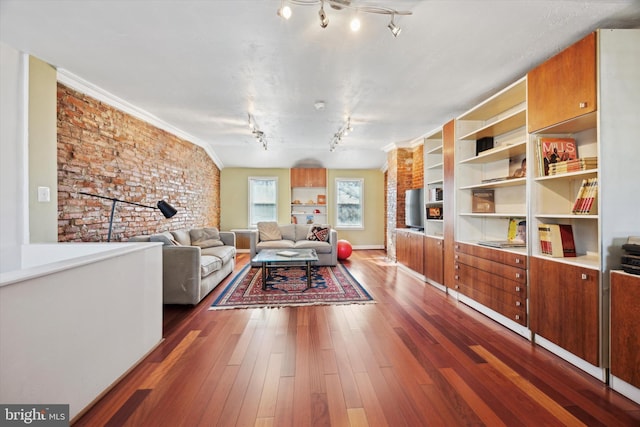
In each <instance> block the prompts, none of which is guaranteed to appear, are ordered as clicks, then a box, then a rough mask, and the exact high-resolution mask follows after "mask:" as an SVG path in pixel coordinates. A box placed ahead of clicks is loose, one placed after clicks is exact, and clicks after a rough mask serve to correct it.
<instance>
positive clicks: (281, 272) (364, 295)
mask: <svg viewBox="0 0 640 427" xmlns="http://www.w3.org/2000/svg"><path fill="white" fill-rule="evenodd" d="M269 284H273V285H274V287H275V289H269V290H266V291H263V290H262V270H261V269H260V268H258V267H253V268H252V267H251V265H250V264H247V265H246V266H245V268H243V269H242V271H240V273H238V274H237V275H236V277H234V278H233V280H232V281H231V282H230V283H229V284H228V285H227V287H226V288H225V289H224V291H222V293H221V294H220V296H218V298H216V300H215V301H214V302H213V304H212V305H211V308H210V310H221V309H228V308H261V307H294V306H306V305H323V304H325V305H326V304H364V303H372V302H375V301H374V300H373V298H372V297H371V296H370V295H369V293H368V292H367V291H366V290H365V289H364V288H363V287H362V285H360V283H358V281H357V280H356V279H355V278H354V277H353V276H352V275H351V273H350V272H349V270H347V268H346V267H345V266H344V265H342V264H338V265H337V266H335V267H312V268H311V288H310V289H306V287H307V279H306V275H305V270H304V269H303V268H295V267H287V268H274V269H271V277H270V278H269Z"/></svg>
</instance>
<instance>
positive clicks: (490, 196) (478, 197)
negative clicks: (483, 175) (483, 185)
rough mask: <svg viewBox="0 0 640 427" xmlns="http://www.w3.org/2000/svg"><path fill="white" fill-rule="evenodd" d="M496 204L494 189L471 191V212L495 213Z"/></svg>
mask: <svg viewBox="0 0 640 427" xmlns="http://www.w3.org/2000/svg"><path fill="white" fill-rule="evenodd" d="M495 211H496V204H495V201H494V190H493V189H492V188H487V189H477V190H471V212H473V213H494V212H495Z"/></svg>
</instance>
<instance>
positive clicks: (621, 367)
mask: <svg viewBox="0 0 640 427" xmlns="http://www.w3.org/2000/svg"><path fill="white" fill-rule="evenodd" d="M639 302H640V276H634V275H631V274H628V273H625V272H623V271H612V272H611V349H610V355H611V356H610V362H611V375H614V376H616V377H618V378H620V379H621V380H623V381H625V382H627V383H629V384H631V385H633V386H635V387H640V323H638V319H640V304H639Z"/></svg>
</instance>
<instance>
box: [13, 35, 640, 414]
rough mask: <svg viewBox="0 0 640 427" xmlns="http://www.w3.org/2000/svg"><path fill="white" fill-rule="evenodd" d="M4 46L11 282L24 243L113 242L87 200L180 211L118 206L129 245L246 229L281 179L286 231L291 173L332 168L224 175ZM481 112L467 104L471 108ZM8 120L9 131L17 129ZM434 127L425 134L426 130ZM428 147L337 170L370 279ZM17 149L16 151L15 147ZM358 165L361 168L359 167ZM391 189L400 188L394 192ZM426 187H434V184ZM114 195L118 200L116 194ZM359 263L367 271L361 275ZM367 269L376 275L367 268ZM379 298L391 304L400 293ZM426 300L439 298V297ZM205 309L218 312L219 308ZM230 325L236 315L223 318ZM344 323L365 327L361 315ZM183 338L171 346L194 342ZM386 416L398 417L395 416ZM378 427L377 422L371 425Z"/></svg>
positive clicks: (195, 150)
mask: <svg viewBox="0 0 640 427" xmlns="http://www.w3.org/2000/svg"><path fill="white" fill-rule="evenodd" d="M1 48H2V93H3V100H2V121H3V122H4V123H5V125H3V126H2V141H3V142H2V158H3V160H2V161H3V164H2V169H3V172H2V184H1V185H2V192H3V197H2V202H3V221H2V233H1V234H2V253H1V255H2V273H7V272H11V271H13V270H15V269H16V268H19V266H20V264H21V259H20V257H21V255H20V253H21V252H20V250H19V249H18V248H19V247H20V246H21V245H22V244H23V243H43V242H104V241H106V234H107V230H108V227H107V225H108V222H109V207H110V204H109V203H105V202H103V201H100V200H97V199H93V198H91V197H87V196H84V195H82V194H80V192H89V193H93V194H98V195H99V194H103V195H104V194H106V195H110V196H112V195H115V196H117V197H119V198H122V199H124V200H131V201H141V202H143V203H152V201H156V200H162V199H167V201H168V202H169V203H171V204H172V205H173V206H176V208H177V209H178V214H177V215H176V216H175V217H174V218H172V219H163V218H162V217H160V216H159V215H157V212H155V211H153V210H146V209H138V208H131V207H128V206H125V204H119V205H118V208H117V214H116V217H115V218H116V220H115V221H114V224H113V233H114V234H113V240H114V241H121V242H125V241H126V240H127V239H128V238H130V237H132V236H136V235H140V234H152V233H155V232H159V231H164V230H169V229H170V230H175V229H181V228H188V227H193V226H215V227H218V228H219V229H220V230H232V229H246V228H248V227H249V223H250V221H249V199H250V198H249V194H248V185H247V181H248V179H249V178H251V177H256V176H260V177H265V176H266V177H274V178H277V182H278V197H279V199H278V204H277V205H278V214H277V222H278V223H288V222H289V221H290V220H291V212H292V211H291V209H292V208H291V204H292V200H291V187H292V185H291V181H290V173H291V168H296V167H300V166H302V167H305V166H308V165H311V166H323V162H322V158H319V159H312V161H311V163H308V162H307V163H296V164H291V165H290V167H261V168H253V167H248V168H247V167H241V166H233V167H227V166H225V167H221V162H220V159H219V158H218V156H217V154H216V152H215V150H212V149H211V148H210V147H208V146H207V145H206V144H200V142H201V141H195V142H194V141H192V140H190V138H189V135H188V134H185V133H184V132H181V131H180V130H179V129H177V128H171V125H168V123H166V122H164V121H162V120H160V119H158V118H157V117H155V116H154V115H152V114H147V113H146V112H145V111H144V110H142V109H138V108H137V107H136V106H135V105H133V104H129V103H128V102H126V101H125V100H123V99H121V98H119V97H116V96H114V95H112V94H110V93H109V92H107V91H104V90H101V89H100V87H99V86H94V85H93V84H92V83H90V82H87V81H84V80H82V79H78V78H75V77H77V76H74V75H72V74H70V73H65V72H60V71H59V70H57V69H56V67H55V66H54V65H51V63H48V62H46V61H44V60H42V59H39V58H38V57H37V56H32V55H27V54H24V52H21V51H20V50H19V49H16V48H14V47H12V46H10V45H7V44H5V43H4V40H3V42H2V44H1ZM498 89H501V87H500V88H498ZM496 92H497V90H496ZM489 95H492V94H489ZM471 106H472V104H469V105H467V106H466V107H465V108H470V107H471ZM243 119H244V118H243ZM6 123H11V126H7V125H6ZM430 129H431V128H426V129H423V130H422V133H423V134H424V132H428V131H429V130H430ZM250 138H251V136H250ZM418 140H419V142H418V143H415V141H413V142H411V143H403V144H399V145H393V146H392V147H389V148H388V149H387V151H384V153H383V157H384V158H385V165H384V167H379V168H366V169H361V168H358V167H356V166H354V167H353V168H345V167H341V168H331V167H329V168H327V200H328V207H329V209H332V204H333V203H334V199H332V197H335V194H336V189H335V185H336V184H335V183H336V179H339V178H351V179H362V180H363V182H364V186H363V188H364V191H365V194H364V205H365V216H364V221H365V223H364V226H363V227H361V228H360V229H342V230H338V232H339V236H340V238H341V239H346V240H348V241H350V242H351V244H352V245H353V247H354V249H356V251H355V252H360V253H359V254H354V256H353V257H352V259H351V261H350V262H351V263H352V264H353V269H354V271H358V272H359V274H361V275H362V276H361V277H369V276H367V274H366V273H365V272H364V271H363V269H366V268H370V266H373V265H376V266H377V265H380V264H381V263H383V262H384V261H385V257H386V256H387V255H388V254H387V253H385V252H384V249H385V248H389V245H391V248H390V250H391V251H392V252H391V254H392V255H393V256H392V257H391V258H395V228H396V226H398V222H399V221H402V216H401V215H402V214H401V213H400V212H399V211H402V209H401V208H400V207H398V206H394V205H395V204H397V203H399V200H400V199H398V198H395V197H392V196H397V195H392V194H390V188H392V189H395V191H398V188H400V189H404V188H407V189H408V188H409V187H412V186H415V187H419V186H421V185H419V184H416V185H414V183H413V182H409V183H407V182H403V183H400V184H398V182H397V180H398V176H402V177H403V178H406V177H414V176H417V175H419V173H416V172H415V171H414V170H411V171H410V172H398V171H400V170H402V171H404V169H402V168H406V167H412V166H414V167H416V168H417V169H418V170H419V171H420V172H421V171H422V169H423V166H424V165H423V164H422V163H421V161H422V158H423V156H424V153H423V151H422V147H421V144H422V143H423V139H422V138H421V137H420V138H418ZM7 141H16V142H15V143H11V144H9V143H7ZM238 150H239V151H242V149H238ZM265 153H266V154H265V160H264V162H265V164H267V165H268V161H269V160H268V159H269V158H271V156H273V154H272V153H269V150H267V151H266V152H265ZM413 155H415V156H417V158H418V159H417V160H416V158H414V157H412V156H413ZM252 156H253V155H252ZM353 160H355V161H356V163H357V160H358V159H357V158H356V159H353ZM354 164H355V163H354ZM398 174H399V175H398ZM403 174H404V175H403ZM416 179H418V178H416ZM420 179H423V178H422V177H420ZM394 180H395V181H394ZM390 183H391V184H393V185H396V186H395V187H393V186H392V187H390ZM422 183H423V185H424V184H426V182H425V181H424V180H422ZM38 187H42V188H47V189H48V192H49V196H48V197H49V202H41V201H38V200H39V199H38V198H39V197H40V193H39V191H38ZM114 188H117V189H118V191H117V192H116V193H111V192H110V191H111V190H112V189H114ZM390 205H391V206H390ZM394 208H397V209H398V210H394ZM451 212H452V213H453V211H451ZM328 215H329V218H328V223H332V222H334V221H335V216H334V215H335V213H333V212H332V211H331V210H329V211H328ZM394 215H398V216H394ZM402 225H403V224H400V225H399V226H398V227H401V226H402ZM632 231H634V230H629V232H632ZM370 251H371V252H370ZM369 253H374V254H376V260H375V261H372V260H371V259H369V255H368V254H369ZM238 259H240V260H242V262H244V263H246V262H247V261H248V260H247V257H246V255H240V256H239V258H238ZM359 263H362V264H361V266H360V267H358V264H359ZM369 263H371V264H369ZM365 265H366V266H367V267H363V266H365ZM385 266H386V265H385ZM386 267H389V266H386ZM386 267H385V268H386ZM371 268H373V267H371ZM389 268H390V269H393V271H394V273H393V274H394V275H395V274H397V275H398V277H395V278H392V279H389V280H391V281H394V280H395V281H396V282H397V284H405V283H406V284H410V285H411V286H413V285H415V284H416V283H418V284H419V286H423V285H424V284H425V282H424V280H419V278H416V275H415V274H413V273H414V272H411V271H410V269H403V268H398V270H399V271H400V272H398V273H396V272H395V271H396V270H395V269H396V265H393V266H390V267H389ZM375 271H376V272H377V274H378V275H380V277H382V276H384V275H387V274H391V273H388V272H386V270H385V272H384V273H382V272H381V271H379V270H375ZM390 271H391V270H390ZM235 272H237V270H236V271H235ZM235 272H234V273H235ZM418 276H419V275H418ZM229 279H231V276H229V277H228V278H227V280H229ZM416 280H417V281H416ZM225 283H226V282H225ZM377 292H379V294H378V295H379V296H382V295H384V294H385V292H391V291H390V290H387V291H384V292H383V291H377ZM397 292H399V293H401V292H403V291H400V290H398V291H397ZM409 292H410V293H411V294H412V296H413V297H415V298H421V297H420V294H418V293H414V291H409ZM425 292H426V293H427V294H429V295H431V294H430V292H431V291H430V290H427V291H425ZM206 301H207V303H209V302H210V301H211V299H210V298H209V299H207V300H206ZM403 301H404V302H403V303H402V304H407V301H406V300H403ZM402 304H401V305H402ZM176 310H177V311H176V312H180V313H181V314H182V315H183V316H185V317H188V316H190V315H186V314H185V312H184V311H183V310H182V309H176ZM466 310H468V307H463V308H461V311H462V312H464V313H465V315H469V316H470V318H471V319H474V318H475V319H480V320H478V321H479V322H480V323H483V324H487V325H491V324H490V323H487V321H486V320H483V319H482V318H481V317H477V318H476V317H474V316H478V314H477V313H474V312H473V311H472V310H468V311H469V313H470V314H469V313H467V311H466ZM176 312H169V313H165V316H177V314H176ZM325 314H326V313H325ZM323 315H324V314H321V315H319V316H323ZM225 316H228V315H222V317H221V318H224V317H225ZM238 316H239V317H241V316H242V315H238ZM313 316H316V314H314V315H313ZM339 316H346V317H347V320H348V321H350V322H356V320H357V319H358V316H359V315H356V314H353V313H351V314H340V315H339ZM350 316H353V317H350ZM266 317H268V318H269V319H270V320H269V321H271V322H278V321H283V320H282V319H280V320H276V317H278V316H275V315H273V316H269V315H267V316H266ZM313 318H314V319H315V317H313ZM289 321H290V319H289ZM354 324H355V323H354ZM489 327H496V326H489ZM165 328H167V318H165ZM178 335H179V334H178ZM178 335H175V336H172V339H174V340H179V339H182V338H184V337H178ZM348 336H349V335H348V334H345V335H344V337H348ZM344 337H343V338H344ZM344 339H347V338H344ZM176 342H177V341H176ZM176 342H174V344H175V343H176ZM393 342H395V341H393ZM167 349H169V347H167ZM485 356H486V355H485ZM487 357H488V356H487ZM553 360H555V359H553ZM552 363H563V362H559V361H558V362H556V361H554V362H552ZM411 364H413V362H411ZM412 366H413V365H412ZM562 366H565V365H562ZM566 366H568V365H566ZM569 369H571V368H569ZM577 375H578V376H579V375H580V374H577ZM592 376H593V375H592ZM590 380H592V378H590ZM594 384H595V385H594ZM334 386H335V384H334ZM588 387H589V390H590V392H592V391H593V390H595V389H597V388H598V386H597V382H596V383H589V386H588ZM140 390H143V388H142V387H141V388H140ZM140 393H143V392H140ZM603 393H604V392H603ZM162 399H168V397H166V396H165V397H163V398H162ZM613 401H614V403H611V402H607V404H606V405H605V406H607V409H606V410H605V411H604V412H606V411H607V410H609V411H612V412H613V413H614V414H617V415H620V414H622V413H623V412H624V411H626V412H624V415H620V416H622V417H623V418H624V421H625V422H628V421H631V420H633V419H634V416H635V415H628V413H631V414H634V413H635V412H634V411H636V412H637V408H636V407H634V406H633V405H632V404H629V403H627V402H625V401H623V400H622V399H620V398H618V397H615V398H613ZM612 408H613V409H612ZM619 408H624V409H619ZM389 411H391V410H390V409H389ZM386 415H387V416H389V414H388V413H387V414H386ZM369 417H371V415H369ZM605 418H606V417H605ZM415 419H421V418H420V417H417V418H415ZM485 421H486V420H485ZM369 423H370V424H373V423H372V420H371V418H369ZM621 424H624V422H622V423H621Z"/></svg>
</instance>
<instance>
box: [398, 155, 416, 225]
mask: <svg viewBox="0 0 640 427" xmlns="http://www.w3.org/2000/svg"><path fill="white" fill-rule="evenodd" d="M397 151H398V162H397V164H396V168H397V171H398V172H397V173H398V188H397V199H398V205H397V208H396V209H397V211H398V214H397V216H396V228H404V227H405V224H404V217H405V212H404V202H405V200H404V193H405V191H406V190H410V189H412V188H414V186H413V153H412V150H409V149H406V148H399V149H398V150H397Z"/></svg>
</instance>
